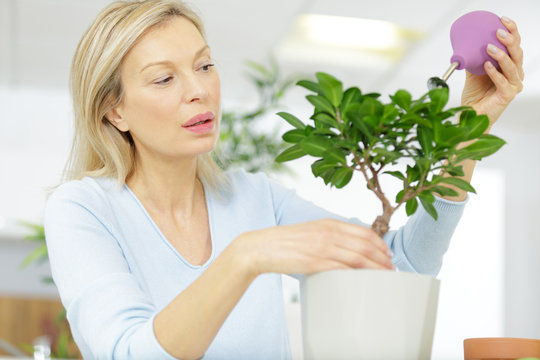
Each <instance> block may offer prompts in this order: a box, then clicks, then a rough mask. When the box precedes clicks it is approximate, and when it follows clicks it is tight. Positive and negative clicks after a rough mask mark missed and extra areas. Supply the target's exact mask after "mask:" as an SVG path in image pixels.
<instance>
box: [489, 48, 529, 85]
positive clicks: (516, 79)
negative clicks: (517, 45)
mask: <svg viewBox="0 0 540 360" xmlns="http://www.w3.org/2000/svg"><path fill="white" fill-rule="evenodd" d="M487 52H488V54H489V56H491V57H492V58H493V59H495V60H496V61H497V62H498V63H499V66H500V67H501V71H502V73H503V74H504V76H505V77H506V78H507V79H508V81H509V82H510V83H511V84H513V85H514V86H517V87H519V86H520V85H521V76H520V74H519V71H518V67H517V65H516V64H515V63H514V62H513V61H512V59H510V57H509V56H508V55H507V54H506V53H505V52H504V51H502V50H501V49H499V48H498V47H496V46H495V45H493V44H489V45H488V46H487Z"/></svg>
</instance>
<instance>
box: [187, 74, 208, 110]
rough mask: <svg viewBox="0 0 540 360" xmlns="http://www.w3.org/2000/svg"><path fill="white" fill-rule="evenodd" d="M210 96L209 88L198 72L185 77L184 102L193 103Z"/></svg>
mask: <svg viewBox="0 0 540 360" xmlns="http://www.w3.org/2000/svg"><path fill="white" fill-rule="evenodd" d="M207 97H208V89H207V88H206V86H205V84H204V82H203V81H201V79H199V78H198V77H197V74H193V75H191V76H188V77H186V78H185V79H184V102H186V103H191V102H194V101H201V100H204V99H206V98H207Z"/></svg>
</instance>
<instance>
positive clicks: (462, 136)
mask: <svg viewBox="0 0 540 360" xmlns="http://www.w3.org/2000/svg"><path fill="white" fill-rule="evenodd" d="M433 132H434V138H435V143H437V144H438V145H442V146H456V145H458V144H459V143H461V142H463V141H465V140H466V139H467V134H468V131H467V129H465V128H462V127H457V126H455V125H446V124H441V123H438V122H435V123H434V124H433Z"/></svg>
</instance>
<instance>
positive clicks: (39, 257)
mask: <svg viewBox="0 0 540 360" xmlns="http://www.w3.org/2000/svg"><path fill="white" fill-rule="evenodd" d="M20 223H21V225H23V226H24V227H26V228H27V229H28V230H29V233H28V235H26V236H25V237H24V240H26V241H31V242H35V243H37V244H38V247H36V248H35V249H34V250H33V251H32V252H31V253H30V254H28V255H27V256H26V258H25V259H24V260H23V262H22V263H21V265H20V266H21V269H25V268H27V267H28V266H30V264H38V265H39V264H44V263H47V262H48V261H49V254H48V252H47V244H46V242H45V229H44V227H43V225H42V224H34V223H29V222H24V221H21V222H20ZM42 281H43V282H44V283H47V284H53V285H54V282H53V280H52V278H51V277H45V278H43V279H42ZM53 325H54V327H55V329H54V330H55V333H54V334H46V335H48V336H50V337H51V339H52V344H51V357H52V358H77V357H79V356H78V354H77V352H76V351H75V352H74V351H72V349H73V348H76V346H75V342H74V340H73V337H72V335H71V332H70V330H69V325H68V323H67V319H66V310H65V309H62V310H61V311H60V313H59V314H58V315H57V317H56V318H55V319H54V324H53ZM25 349H26V351H28V352H30V353H32V352H33V346H32V345H26V346H25Z"/></svg>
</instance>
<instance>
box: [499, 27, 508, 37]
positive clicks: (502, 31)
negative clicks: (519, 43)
mask: <svg viewBox="0 0 540 360" xmlns="http://www.w3.org/2000/svg"><path fill="white" fill-rule="evenodd" d="M497 34H498V35H499V36H500V37H502V38H503V39H506V37H507V36H508V32H506V31H505V30H503V29H498V30H497Z"/></svg>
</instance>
